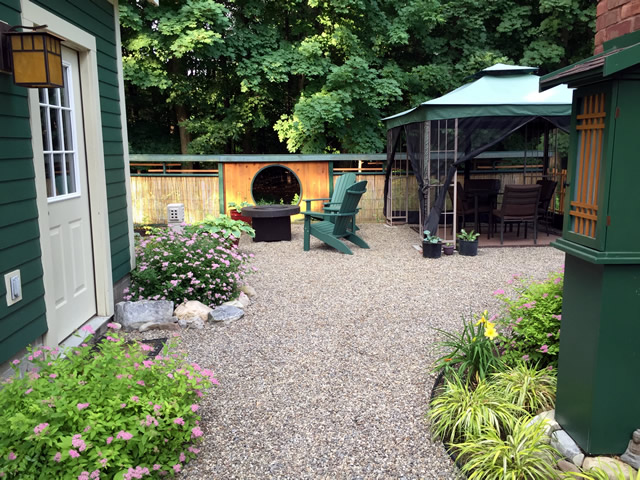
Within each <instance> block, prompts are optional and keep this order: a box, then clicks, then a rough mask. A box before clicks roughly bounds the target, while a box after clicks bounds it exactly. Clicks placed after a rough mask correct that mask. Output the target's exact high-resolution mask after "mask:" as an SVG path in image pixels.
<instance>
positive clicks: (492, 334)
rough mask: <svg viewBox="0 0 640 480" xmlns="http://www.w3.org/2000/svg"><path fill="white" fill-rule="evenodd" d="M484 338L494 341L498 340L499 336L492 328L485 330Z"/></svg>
mask: <svg viewBox="0 0 640 480" xmlns="http://www.w3.org/2000/svg"><path fill="white" fill-rule="evenodd" d="M484 336H485V337H487V338H489V339H491V340H493V339H494V338H496V337H497V336H498V332H497V331H496V329H495V328H493V327H490V328H487V329H486V330H485V332H484Z"/></svg>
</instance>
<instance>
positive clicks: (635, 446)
mask: <svg viewBox="0 0 640 480" xmlns="http://www.w3.org/2000/svg"><path fill="white" fill-rule="evenodd" d="M620 460H622V461H623V462H625V463H628V464H629V465H631V466H632V467H633V468H635V469H636V470H638V469H640V428H639V429H638V430H636V431H635V432H633V435H632V437H631V440H629V446H628V447H627V450H626V451H625V452H624V453H623V454H622V456H621V457H620Z"/></svg>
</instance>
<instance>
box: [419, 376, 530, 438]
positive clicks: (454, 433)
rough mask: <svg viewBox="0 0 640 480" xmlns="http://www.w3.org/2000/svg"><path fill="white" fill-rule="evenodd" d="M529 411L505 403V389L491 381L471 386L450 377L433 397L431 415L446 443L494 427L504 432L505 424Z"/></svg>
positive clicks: (474, 435)
mask: <svg viewBox="0 0 640 480" xmlns="http://www.w3.org/2000/svg"><path fill="white" fill-rule="evenodd" d="M525 414H526V411H525V410H524V409H522V408H520V407H518V406H517V405H514V404H512V403H509V402H505V401H504V398H503V396H502V392H501V391H500V390H498V389H497V388H496V387H495V386H494V385H493V384H491V383H490V382H489V381H487V380H480V381H479V382H478V383H477V385H475V387H473V388H472V387H471V386H470V385H468V384H465V383H463V382H461V381H460V379H458V378H455V377H454V378H453V379H451V380H449V379H447V380H445V382H444V386H443V388H442V390H441V391H440V392H438V395H437V396H436V397H435V398H433V399H432V400H431V405H430V408H429V411H428V412H427V418H428V419H429V420H430V421H431V426H432V432H433V434H434V435H435V436H436V437H437V438H440V439H442V440H443V441H444V442H445V443H448V444H451V443H455V442H464V441H466V440H467V439H471V438H477V437H479V436H481V435H482V434H483V432H485V431H486V430H487V428H489V427H491V428H493V429H494V430H495V431H496V432H502V431H504V427H505V425H508V424H509V422H510V421H511V420H512V419H513V418H516V417H520V416H522V415H525Z"/></svg>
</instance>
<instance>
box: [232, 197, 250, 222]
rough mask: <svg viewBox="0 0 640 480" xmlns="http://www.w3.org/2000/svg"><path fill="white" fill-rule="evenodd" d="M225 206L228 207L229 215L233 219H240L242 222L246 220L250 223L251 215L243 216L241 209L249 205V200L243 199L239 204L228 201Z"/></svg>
mask: <svg viewBox="0 0 640 480" xmlns="http://www.w3.org/2000/svg"><path fill="white" fill-rule="evenodd" d="M227 206H228V207H229V209H230V210H229V215H230V216H231V218H232V219H233V220H242V221H243V222H246V223H248V224H249V225H251V217H245V216H244V215H242V209H243V208H244V207H249V206H251V204H250V203H249V202H244V201H243V202H240V204H237V203H236V202H229V203H228V204H227Z"/></svg>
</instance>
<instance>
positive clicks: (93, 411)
mask: <svg viewBox="0 0 640 480" xmlns="http://www.w3.org/2000/svg"><path fill="white" fill-rule="evenodd" d="M112 326H113V327H116V325H115V324H114V325H112ZM150 350H153V347H151V346H150V345H146V344H144V343H130V344H125V342H124V340H123V338H122V337H121V336H120V335H119V334H118V333H117V332H115V331H110V332H109V333H108V334H107V335H106V338H105V339H104V340H102V341H101V342H100V343H99V344H97V346H95V347H92V346H91V345H87V344H83V345H82V346H81V347H79V348H77V349H74V350H69V351H67V352H65V353H66V358H61V357H60V356H59V352H58V351H57V350H53V351H52V350H51V349H48V348H38V349H30V355H29V360H31V361H32V362H33V364H34V365H35V368H34V369H32V370H31V371H29V372H28V373H27V374H26V375H23V376H20V375H19V371H18V369H19V365H18V364H19V361H18V360H15V361H14V368H15V369H16V375H15V376H14V377H12V378H10V379H8V380H7V381H6V382H5V384H4V385H3V387H2V389H1V390H0V404H1V405H2V410H1V411H0V425H2V427H1V428H2V434H1V435H0V477H4V478H16V479H21V480H30V479H63V480H66V479H89V478H91V479H100V478H102V479H116V480H123V479H130V478H143V476H144V478H147V477H148V478H160V476H164V475H170V476H173V475H174V474H175V473H176V472H179V471H180V470H181V469H182V467H183V465H184V463H185V462H186V461H187V460H188V459H190V458H193V457H194V456H195V454H196V453H198V451H199V447H198V443H199V442H200V441H201V438H200V437H202V435H203V431H202V430H201V428H200V426H199V425H198V422H199V419H200V416H199V412H198V410H199V408H200V407H199V405H198V402H199V400H200V397H202V396H203V395H204V393H205V391H206V390H207V389H208V388H209V387H211V386H212V385H213V384H215V383H217V381H216V380H215V378H213V372H211V371H210V370H207V369H204V368H201V367H200V366H199V365H197V364H194V363H188V362H187V361H186V359H185V357H184V355H182V354H179V353H177V351H176V349H175V345H174V344H173V343H171V344H168V345H167V346H165V349H164V350H163V352H162V353H161V354H160V355H158V356H156V357H154V358H149V357H147V355H146V354H147V352H148V351H150Z"/></svg>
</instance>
